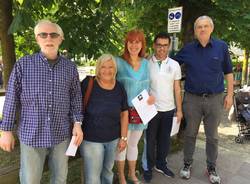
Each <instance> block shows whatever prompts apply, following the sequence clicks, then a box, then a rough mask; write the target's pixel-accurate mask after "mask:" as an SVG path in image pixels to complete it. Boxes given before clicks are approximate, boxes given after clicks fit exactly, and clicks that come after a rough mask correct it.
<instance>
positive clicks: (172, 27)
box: [168, 7, 182, 33]
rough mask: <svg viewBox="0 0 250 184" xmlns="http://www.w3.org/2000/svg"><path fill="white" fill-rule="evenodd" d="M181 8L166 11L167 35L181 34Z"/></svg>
mask: <svg viewBox="0 0 250 184" xmlns="http://www.w3.org/2000/svg"><path fill="white" fill-rule="evenodd" d="M181 21H182V7H176V8H170V9H168V33H179V32H181Z"/></svg>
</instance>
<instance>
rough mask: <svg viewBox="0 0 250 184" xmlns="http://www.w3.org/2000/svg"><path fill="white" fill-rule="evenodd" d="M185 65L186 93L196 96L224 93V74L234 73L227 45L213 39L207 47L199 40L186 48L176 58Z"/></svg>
mask: <svg viewBox="0 0 250 184" xmlns="http://www.w3.org/2000/svg"><path fill="white" fill-rule="evenodd" d="M174 59H175V60H176V61H178V62H179V64H185V67H186V81H185V91H187V92H190V93H195V94H201V93H209V94H210V93H211V94H213V93H221V92H223V91H224V74H229V73H232V62H231V59H230V56H229V52H228V47H227V44H226V43H225V42H224V41H221V40H217V39H214V38H211V39H210V41H209V43H208V44H207V45H206V47H203V46H202V45H201V44H200V42H199V41H198V40H195V41H193V42H191V43H189V44H187V45H186V46H184V47H183V48H182V49H181V50H180V51H179V52H178V53H177V55H176V56H175V57H174Z"/></svg>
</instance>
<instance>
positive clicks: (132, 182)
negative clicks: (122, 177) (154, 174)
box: [127, 178, 143, 184]
mask: <svg viewBox="0 0 250 184" xmlns="http://www.w3.org/2000/svg"><path fill="white" fill-rule="evenodd" d="M127 183H128V184H143V183H142V181H141V180H139V179H137V180H133V179H132V178H128V179H127Z"/></svg>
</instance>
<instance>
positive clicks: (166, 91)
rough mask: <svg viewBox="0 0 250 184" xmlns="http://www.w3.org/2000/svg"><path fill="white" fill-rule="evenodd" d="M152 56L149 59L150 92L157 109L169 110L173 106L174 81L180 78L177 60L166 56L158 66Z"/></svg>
mask: <svg viewBox="0 0 250 184" xmlns="http://www.w3.org/2000/svg"><path fill="white" fill-rule="evenodd" d="M157 61H158V60H157V59H156V57H155V56H152V57H151V58H150V60H149V72H150V94H151V95H153V96H154V97H155V105H156V108H157V110H158V111H170V110H173V109H174V108H175V107H176V106H175V98H174V81H175V80H180V79H181V68H180V65H179V63H178V62H177V61H175V60H173V59H171V58H169V57H167V58H166V59H165V60H163V61H162V63H161V66H159V64H158V62H157Z"/></svg>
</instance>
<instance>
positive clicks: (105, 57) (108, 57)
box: [95, 54, 117, 80]
mask: <svg viewBox="0 0 250 184" xmlns="http://www.w3.org/2000/svg"><path fill="white" fill-rule="evenodd" d="M107 61H112V63H113V66H114V70H115V71H114V76H113V79H114V80H115V77H116V73H117V65H116V62H115V58H114V56H113V55H112V54H103V55H101V56H100V57H99V58H98V60H97V63H96V69H95V71H96V80H100V69H101V67H102V65H103V64H104V63H105V62H107Z"/></svg>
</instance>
